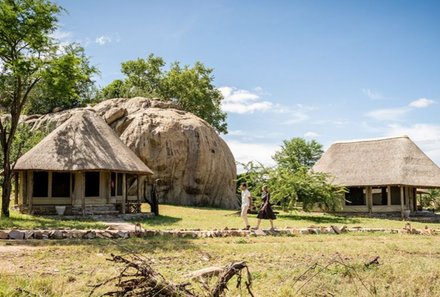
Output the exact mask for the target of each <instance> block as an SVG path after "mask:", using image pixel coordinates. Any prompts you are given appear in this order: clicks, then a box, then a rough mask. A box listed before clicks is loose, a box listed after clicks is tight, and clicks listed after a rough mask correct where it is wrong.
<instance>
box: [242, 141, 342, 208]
mask: <svg viewBox="0 0 440 297" xmlns="http://www.w3.org/2000/svg"><path fill="white" fill-rule="evenodd" d="M322 153H323V151H322V145H321V144H319V143H318V142H317V141H315V140H312V141H306V140H305V139H303V138H292V139H290V140H284V141H283V145H282V146H281V149H280V150H279V151H277V152H276V153H275V155H274V156H273V159H274V160H275V161H276V166H274V167H272V168H266V167H264V166H263V165H261V164H259V163H255V162H250V163H248V164H242V167H243V168H244V170H245V172H244V173H242V174H241V175H239V177H238V180H239V181H247V182H248V183H249V184H250V185H251V186H254V188H253V189H251V191H252V194H253V197H258V195H259V193H260V192H261V187H262V186H263V185H265V184H266V185H268V186H269V188H270V189H271V193H272V200H273V202H275V203H277V204H279V205H281V206H282V207H283V208H285V209H294V208H295V207H296V206H297V202H301V205H302V208H303V210H306V211H307V210H311V209H313V208H314V207H315V206H319V207H321V208H322V209H325V210H332V211H333V210H336V209H338V208H340V207H341V205H342V202H343V199H344V195H343V194H344V192H345V189H344V188H343V187H340V186H337V185H333V184H331V183H329V182H328V176H327V175H325V174H322V173H315V172H312V171H311V170H310V168H311V167H312V166H313V165H314V164H315V163H316V161H317V160H318V159H319V158H320V157H321V155H322Z"/></svg>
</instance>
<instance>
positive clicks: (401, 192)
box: [400, 186, 404, 219]
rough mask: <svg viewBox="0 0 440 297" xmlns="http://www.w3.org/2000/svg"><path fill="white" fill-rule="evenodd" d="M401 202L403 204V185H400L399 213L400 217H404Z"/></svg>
mask: <svg viewBox="0 0 440 297" xmlns="http://www.w3.org/2000/svg"><path fill="white" fill-rule="evenodd" d="M403 204H404V193H403V186H400V213H401V215H402V219H403V218H404V214H403V211H404V206H403Z"/></svg>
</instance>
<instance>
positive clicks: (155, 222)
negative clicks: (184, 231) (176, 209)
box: [130, 215, 182, 226]
mask: <svg viewBox="0 0 440 297" xmlns="http://www.w3.org/2000/svg"><path fill="white" fill-rule="evenodd" d="M181 220H182V218H177V217H172V216H164V215H158V216H154V217H151V218H143V219H132V220H130V221H131V222H132V223H140V224H144V225H147V226H168V225H173V224H175V223H177V222H179V221H181Z"/></svg>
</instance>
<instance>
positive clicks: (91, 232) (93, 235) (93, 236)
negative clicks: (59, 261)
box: [82, 231, 96, 239]
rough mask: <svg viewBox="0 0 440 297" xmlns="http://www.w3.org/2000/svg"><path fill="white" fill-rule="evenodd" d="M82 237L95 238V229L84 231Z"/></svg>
mask: <svg viewBox="0 0 440 297" xmlns="http://www.w3.org/2000/svg"><path fill="white" fill-rule="evenodd" d="M82 238H84V239H94V238H96V232H95V231H87V232H86V233H84V235H83V236H82Z"/></svg>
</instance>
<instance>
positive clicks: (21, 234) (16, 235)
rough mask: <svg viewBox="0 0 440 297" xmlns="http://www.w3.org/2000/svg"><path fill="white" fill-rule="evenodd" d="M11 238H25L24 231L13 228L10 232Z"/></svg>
mask: <svg viewBox="0 0 440 297" xmlns="http://www.w3.org/2000/svg"><path fill="white" fill-rule="evenodd" d="M9 238H10V239H24V232H21V231H18V230H12V231H10V232H9Z"/></svg>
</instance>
